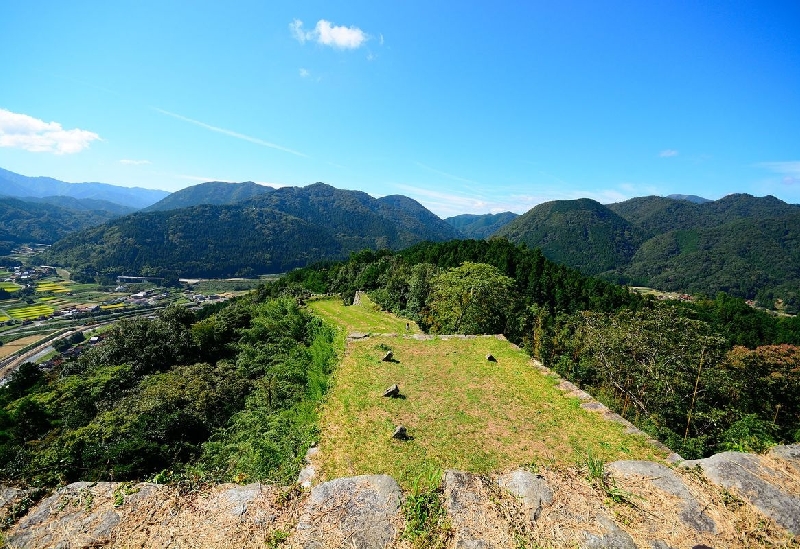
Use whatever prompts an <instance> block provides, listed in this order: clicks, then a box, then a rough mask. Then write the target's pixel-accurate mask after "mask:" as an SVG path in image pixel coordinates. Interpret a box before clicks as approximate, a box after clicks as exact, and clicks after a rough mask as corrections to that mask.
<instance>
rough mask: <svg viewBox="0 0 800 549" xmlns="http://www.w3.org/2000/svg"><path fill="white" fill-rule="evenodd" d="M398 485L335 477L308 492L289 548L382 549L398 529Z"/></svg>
mask: <svg viewBox="0 0 800 549" xmlns="http://www.w3.org/2000/svg"><path fill="white" fill-rule="evenodd" d="M400 501H401V492H400V486H398V485H397V482H395V480H394V479H393V478H392V477H389V476H387V475H363V476H358V477H351V478H338V479H336V480H332V481H330V482H326V483H324V484H319V485H317V486H315V487H314V488H312V489H311V495H310V497H309V498H308V501H307V503H306V505H305V508H304V509H303V514H302V515H301V516H300V522H299V523H298V524H297V528H296V530H295V535H294V536H293V538H292V540H291V544H290V545H291V547H297V548H303V549H324V548H327V547H352V548H354V549H383V548H384V547H389V546H390V545H391V544H392V543H393V542H394V541H396V540H397V538H398V535H399V533H400V530H401V525H402V519H401V517H400Z"/></svg>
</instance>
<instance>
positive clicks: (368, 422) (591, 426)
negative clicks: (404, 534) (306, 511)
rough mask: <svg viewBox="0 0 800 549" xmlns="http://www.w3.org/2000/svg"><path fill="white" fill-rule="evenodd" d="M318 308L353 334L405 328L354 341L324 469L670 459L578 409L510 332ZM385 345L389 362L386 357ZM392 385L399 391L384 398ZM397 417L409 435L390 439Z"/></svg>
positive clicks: (425, 475)
mask: <svg viewBox="0 0 800 549" xmlns="http://www.w3.org/2000/svg"><path fill="white" fill-rule="evenodd" d="M310 307H311V308H312V309H313V310H314V311H316V312H317V314H319V315H321V316H323V317H325V318H326V319H328V320H330V321H332V322H334V323H338V324H339V325H340V326H342V328H343V329H345V330H347V331H348V332H373V333H378V332H381V333H386V332H393V333H398V334H400V335H397V336H385V335H379V336H372V337H369V338H366V339H360V340H355V341H350V342H349V343H348V344H347V347H346V349H345V351H344V354H343V358H342V361H341V364H340V365H339V367H338V369H337V370H336V372H335V374H334V382H333V387H332V388H331V390H330V392H329V394H328V397H327V401H326V403H325V404H324V406H323V409H322V412H321V417H320V428H321V433H322V434H321V439H320V453H319V459H318V465H319V468H320V471H321V476H322V477H323V478H325V479H331V478H336V477H340V476H349V475H358V474H372V473H385V474H389V475H391V476H393V477H394V478H395V479H397V481H398V482H399V483H400V484H401V485H402V486H403V487H404V488H406V489H409V488H410V487H411V486H412V485H415V484H416V483H418V482H423V483H424V482H425V479H435V478H437V477H436V474H435V473H436V472H437V471H440V470H443V469H448V468H455V469H461V470H466V471H470V472H475V473H489V472H492V471H500V470H504V469H508V468H511V467H516V466H520V465H530V464H541V465H548V466H559V465H574V464H575V463H577V462H582V461H584V460H585V459H586V456H587V453H588V452H590V451H591V452H592V453H593V454H594V455H596V456H598V457H600V458H602V459H604V460H606V461H612V460H618V459H656V460H658V459H659V458H663V456H662V455H661V454H660V452H659V451H658V450H656V449H655V448H654V447H652V446H651V445H649V444H648V443H647V442H646V440H645V439H644V438H643V437H641V436H635V435H630V434H626V433H625V432H624V428H623V427H622V426H621V425H618V424H616V423H612V422H609V421H606V420H604V419H602V417H600V416H599V415H598V414H595V413H592V412H588V411H586V410H583V409H582V408H580V406H579V402H578V400H577V399H574V398H570V397H567V396H565V395H564V394H563V393H562V392H561V391H560V390H559V389H557V388H556V386H555V385H556V381H555V379H554V378H553V377H551V376H548V375H546V374H543V373H541V372H540V371H539V370H538V369H536V368H535V367H533V365H532V363H531V359H530V357H528V356H527V355H526V354H525V353H524V352H523V351H521V350H519V349H517V348H515V347H514V346H512V345H511V344H509V343H508V342H507V341H505V340H504V339H501V338H497V337H495V336H476V337H472V338H463V337H449V336H439V337H435V338H432V339H424V338H420V337H418V336H417V337H415V336H414V335H405V333H404V332H405V323H406V321H405V320H404V319H399V318H397V317H394V316H391V315H387V314H385V313H381V312H379V311H377V310H375V308H374V306H373V305H371V304H370V303H365V304H363V305H358V306H350V307H344V306H343V305H342V304H341V302H340V301H338V300H326V301H316V302H312V303H311V304H310ZM412 326H413V324H412ZM412 330H413V331H415V332H417V331H418V329H417V328H416V326H413V328H412ZM387 350H391V351H392V352H393V361H391V362H384V361H382V360H381V359H382V358H383V356H384V355H385V353H386V351H387ZM488 354H491V355H493V356H494V357H495V359H496V362H495V361H490V360H487V355H488ZM394 383H397V384H398V385H399V387H400V397H398V398H386V397H382V396H381V395H382V393H383V391H384V390H385V389H386V388H387V387H389V386H391V385H392V384H394ZM401 424H402V425H404V426H405V427H406V428H407V429H408V434H409V436H410V439H409V440H404V441H400V440H395V439H393V438H392V437H391V435H392V432H393V431H394V428H395V426H397V425H401Z"/></svg>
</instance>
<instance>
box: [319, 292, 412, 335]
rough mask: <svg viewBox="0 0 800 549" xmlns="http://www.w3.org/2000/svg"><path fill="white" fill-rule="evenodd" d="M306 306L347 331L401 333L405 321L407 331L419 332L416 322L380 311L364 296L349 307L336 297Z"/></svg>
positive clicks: (404, 331) (404, 327)
mask: <svg viewBox="0 0 800 549" xmlns="http://www.w3.org/2000/svg"><path fill="white" fill-rule="evenodd" d="M308 306H309V308H311V310H313V311H314V312H315V313H317V314H318V315H320V316H322V317H324V318H326V319H327V320H329V321H331V322H333V323H334V324H338V325H339V326H341V327H342V328H343V329H344V330H345V331H346V332H347V333H352V332H364V333H377V334H389V333H395V334H401V333H406V323H408V326H409V331H408V333H412V334H418V333H421V330H420V329H419V327H418V326H417V325H416V323H414V322H411V321H410V320H408V319H405V318H400V317H398V316H396V315H393V314H390V313H385V312H383V311H381V310H380V307H378V306H377V305H376V304H375V303H373V302H372V301H371V300H370V299H369V298H368V297H366V296H364V297H362V299H361V304H360V305H351V306H349V307H345V306H344V305H343V304H342V300H341V299H338V298H335V299H321V300H317V301H310V302H309V303H308Z"/></svg>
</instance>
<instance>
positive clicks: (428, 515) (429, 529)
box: [403, 471, 449, 549]
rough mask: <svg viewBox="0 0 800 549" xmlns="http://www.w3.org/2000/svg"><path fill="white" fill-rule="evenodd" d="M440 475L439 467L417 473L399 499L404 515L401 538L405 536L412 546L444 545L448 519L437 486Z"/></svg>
mask: <svg viewBox="0 0 800 549" xmlns="http://www.w3.org/2000/svg"><path fill="white" fill-rule="evenodd" d="M441 476H442V473H441V471H436V472H434V473H432V474H430V475H428V476H427V477H419V478H418V479H417V481H416V482H414V483H413V484H412V486H411V490H410V492H409V494H408V495H407V496H406V498H405V501H403V515H404V516H405V519H406V527H405V529H404V530H403V539H407V540H409V541H410V542H411V546H412V547H414V548H424V549H429V548H431V549H434V548H435V549H438V548H443V547H445V545H446V542H447V535H448V531H449V522H448V520H447V513H446V511H445V508H444V505H443V504H442V494H441V492H440V489H439V486H440V484H441ZM421 486H427V487H428V488H421Z"/></svg>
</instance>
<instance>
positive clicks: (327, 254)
mask: <svg viewBox="0 0 800 549" xmlns="http://www.w3.org/2000/svg"><path fill="white" fill-rule="evenodd" d="M457 236H458V233H457V231H456V230H455V229H453V228H452V227H451V226H450V225H448V224H447V223H445V222H444V221H442V220H441V219H439V218H438V217H436V216H435V215H433V214H432V213H430V212H429V211H427V210H426V209H425V208H423V207H422V206H421V205H420V204H418V203H417V202H414V201H413V200H411V199H409V198H405V197H393V196H386V197H383V198H380V199H375V198H372V197H370V196H369V195H367V194H365V193H361V192H356V191H345V190H339V189H335V188H333V187H330V186H328V185H325V184H322V183H317V184H314V185H309V186H307V187H303V188H298V187H283V188H280V189H276V190H274V191H272V192H269V193H267V194H262V195H259V196H256V197H254V198H252V199H250V200H247V201H245V202H241V203H237V204H232V205H202V206H193V207H191V208H182V209H178V210H170V211H164V212H149V213H136V214H133V215H129V216H126V217H123V218H120V219H116V220H114V221H111V222H110V223H108V224H106V225H103V226H101V227H96V228H93V229H88V230H85V231H81V232H78V233H74V234H71V235H69V236H68V237H66V238H64V239H63V240H61V241H59V242H58V243H57V244H56V245H54V246H53V247H52V248H51V249H50V250H48V251H47V252H45V253H44V254H42V256H41V261H42V262H44V263H47V264H58V265H65V266H68V267H70V268H72V269H73V270H74V273H73V274H74V276H75V277H76V278H77V279H79V280H102V281H108V280H111V279H112V277H113V276H116V275H120V274H131V273H137V274H141V275H151V276H162V277H166V278H169V279H176V278H179V277H212V278H222V277H230V276H239V277H252V276H256V275H260V274H266V273H283V272H286V271H288V270H291V269H293V268H295V267H298V266H303V265H307V264H309V263H314V262H317V261H321V260H324V259H342V258H344V257H347V255H348V254H349V253H350V252H354V251H359V250H362V249H364V248H371V249H380V248H395V249H397V248H403V247H406V246H409V245H411V244H414V243H416V242H420V241H423V240H446V239H449V238H456V237H457Z"/></svg>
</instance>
